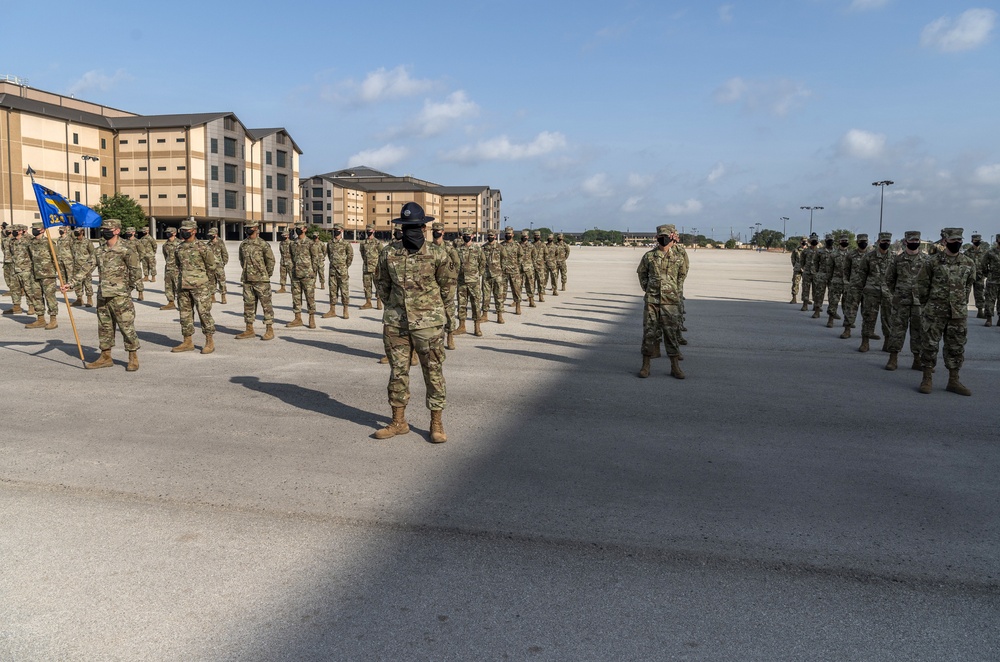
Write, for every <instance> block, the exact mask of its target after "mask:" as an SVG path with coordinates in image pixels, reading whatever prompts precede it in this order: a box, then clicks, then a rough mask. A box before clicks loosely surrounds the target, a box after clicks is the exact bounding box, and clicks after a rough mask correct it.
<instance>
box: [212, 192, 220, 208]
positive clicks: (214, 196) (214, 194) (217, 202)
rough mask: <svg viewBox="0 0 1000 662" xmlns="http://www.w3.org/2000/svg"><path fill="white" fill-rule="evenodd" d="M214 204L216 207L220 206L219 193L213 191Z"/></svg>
mask: <svg viewBox="0 0 1000 662" xmlns="http://www.w3.org/2000/svg"><path fill="white" fill-rule="evenodd" d="M212 206H213V207H216V208H218V206H219V194H218V193H213V194H212Z"/></svg>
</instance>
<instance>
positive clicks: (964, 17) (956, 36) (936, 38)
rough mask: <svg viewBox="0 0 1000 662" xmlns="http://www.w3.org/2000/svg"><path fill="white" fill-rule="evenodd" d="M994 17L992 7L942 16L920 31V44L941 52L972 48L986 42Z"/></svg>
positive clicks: (995, 14)
mask: <svg viewBox="0 0 1000 662" xmlns="http://www.w3.org/2000/svg"><path fill="white" fill-rule="evenodd" d="M996 19H997V13H996V12H995V11H993V10H992V9H968V10H966V11H964V12H962V13H961V14H959V15H958V18H956V19H952V18H951V17H949V16H942V17H941V18H939V19H937V20H936V21H932V22H931V23H928V24H927V26H926V27H925V28H924V30H923V32H921V33H920V45H921V46H924V47H925V48H934V49H937V50H939V51H941V52H942V53H954V52H956V51H968V50H972V49H973V48H977V47H979V46H982V45H983V44H984V43H986V41H987V39H989V36H990V33H991V32H992V31H993V26H994V24H995V23H996Z"/></svg>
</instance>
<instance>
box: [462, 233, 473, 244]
mask: <svg viewBox="0 0 1000 662" xmlns="http://www.w3.org/2000/svg"><path fill="white" fill-rule="evenodd" d="M462 241H464V242H465V243H469V242H470V241H472V235H469V234H463V235H462Z"/></svg>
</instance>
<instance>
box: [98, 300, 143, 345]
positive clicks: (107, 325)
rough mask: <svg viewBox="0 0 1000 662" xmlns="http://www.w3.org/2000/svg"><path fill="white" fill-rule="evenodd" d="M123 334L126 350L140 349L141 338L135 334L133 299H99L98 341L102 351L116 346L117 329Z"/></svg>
mask: <svg viewBox="0 0 1000 662" xmlns="http://www.w3.org/2000/svg"><path fill="white" fill-rule="evenodd" d="M116 326H117V327H118V330H119V331H121V332H122V339H123V340H124V341H125V349H127V350H128V351H130V352H134V351H136V350H138V349H139V336H138V335H137V334H136V332H135V306H134V305H133V304H132V297H130V296H128V295H122V296H117V297H110V298H107V299H105V298H104V297H102V296H99V297H97V340H98V342H99V343H100V345H101V351H102V352H103V351H106V350H109V349H111V348H112V347H114V346H115V327H116Z"/></svg>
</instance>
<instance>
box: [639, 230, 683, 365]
mask: <svg viewBox="0 0 1000 662" xmlns="http://www.w3.org/2000/svg"><path fill="white" fill-rule="evenodd" d="M676 240H677V229H676V228H675V226H673V225H669V224H668V225H660V226H658V227H657V228H656V243H657V247H656V248H654V249H652V250H651V251H649V252H647V253H646V254H645V255H643V256H642V260H641V261H640V262H639V268H638V269H636V273H637V274H638V276H639V285H640V286H641V287H642V291H643V292H644V293H645V296H644V302H645V308H644V311H643V318H642V368H641V369H640V370H639V376H640V377H643V378H645V377H649V361H650V359H652V358H654V357H656V356H659V344H660V337H661V336H662V337H663V341H664V344H665V345H666V349H667V356H668V357H669V358H670V375H671V376H672V377H675V378H677V379H684V377H685V375H684V371H683V370H681V366H680V358H681V349H680V344H681V342H680V341H681V325H682V320H683V318H682V309H681V296H682V294H683V283H684V280H685V278H687V271H688V265H687V260H686V259H685V258H684V255H682V254H681V253H679V252H678V251H675V250H674V249H673V247H674V243H676Z"/></svg>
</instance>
